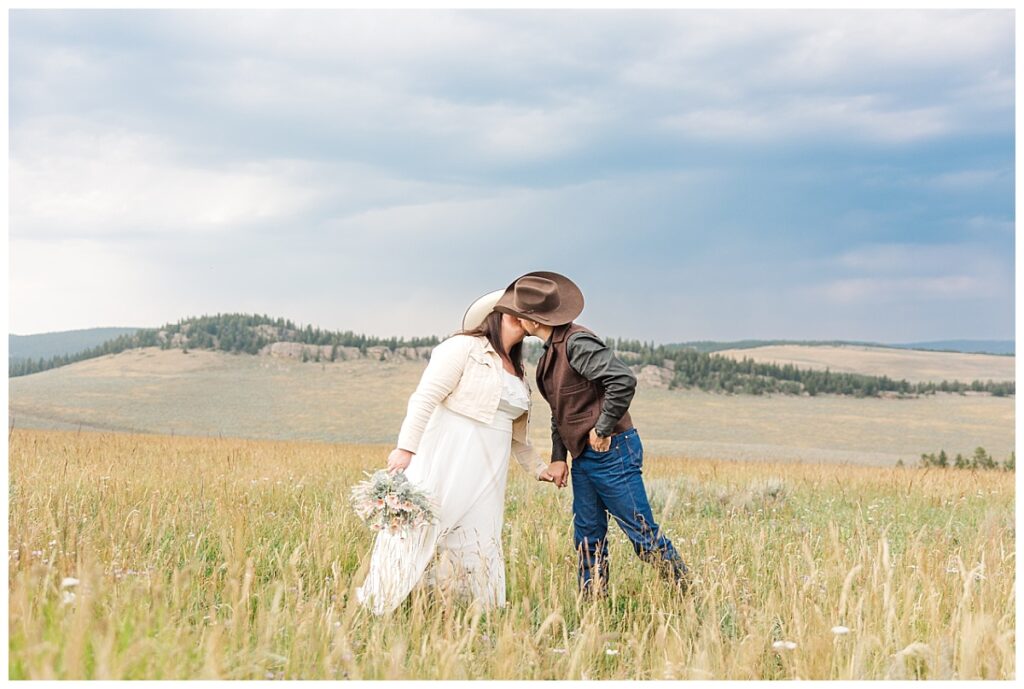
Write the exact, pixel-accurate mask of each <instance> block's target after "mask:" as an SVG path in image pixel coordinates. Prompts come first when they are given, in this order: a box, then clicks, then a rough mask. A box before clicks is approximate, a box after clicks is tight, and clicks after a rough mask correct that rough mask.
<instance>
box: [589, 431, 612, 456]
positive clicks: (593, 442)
mask: <svg viewBox="0 0 1024 689" xmlns="http://www.w3.org/2000/svg"><path fill="white" fill-rule="evenodd" d="M590 446H591V447H592V448H594V449H595V450H597V451H598V452H607V451H608V448H610V447H611V446H612V437H611V436H608V437H607V438H602V437H601V436H599V435H598V434H597V429H596V428H591V429H590Z"/></svg>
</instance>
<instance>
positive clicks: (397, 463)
mask: <svg viewBox="0 0 1024 689" xmlns="http://www.w3.org/2000/svg"><path fill="white" fill-rule="evenodd" d="M411 461H412V453H411V452H409V451H408V450H403V449H401V448H398V447H396V448H395V449H394V450H392V451H391V454H389V455H388V473H389V474H394V473H395V472H398V471H405V468H406V467H407V466H409V462H411Z"/></svg>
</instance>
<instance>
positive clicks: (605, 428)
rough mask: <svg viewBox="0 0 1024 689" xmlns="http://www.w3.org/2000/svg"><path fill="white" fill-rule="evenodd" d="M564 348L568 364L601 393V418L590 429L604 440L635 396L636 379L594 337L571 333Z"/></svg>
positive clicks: (588, 334)
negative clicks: (595, 384)
mask: <svg viewBox="0 0 1024 689" xmlns="http://www.w3.org/2000/svg"><path fill="white" fill-rule="evenodd" d="M565 346H566V352H567V353H568V354H569V365H570V366H572V367H573V369H575V370H576V372H577V373H579V374H580V375H581V376H583V377H584V378H586V379H587V380H590V381H594V382H596V383H597V384H598V385H600V386H601V387H602V389H603V390H604V401H603V402H602V403H601V416H600V417H599V418H598V419H597V423H596V424H594V430H596V431H597V434H598V435H599V436H601V437H603V438H607V437H608V436H610V435H611V434H612V431H613V429H614V428H615V424H617V423H618V422H619V419H621V418H622V415H623V414H625V413H626V410H628V409H629V404H630V402H632V401H633V395H634V394H635V393H636V376H634V375H633V372H632V371H630V370H629V367H628V366H626V365H625V364H624V363H622V361H621V360H620V359H619V358H618V357H616V356H615V353H614V352H612V350H611V348H610V347H609V346H608V345H606V344H605V343H604V342H602V341H601V339H600V338H599V337H597V336H596V335H591V334H590V333H587V332H577V333H574V334H572V335H571V336H570V337H569V340H568V341H567V342H566V343H565ZM552 456H553V455H552Z"/></svg>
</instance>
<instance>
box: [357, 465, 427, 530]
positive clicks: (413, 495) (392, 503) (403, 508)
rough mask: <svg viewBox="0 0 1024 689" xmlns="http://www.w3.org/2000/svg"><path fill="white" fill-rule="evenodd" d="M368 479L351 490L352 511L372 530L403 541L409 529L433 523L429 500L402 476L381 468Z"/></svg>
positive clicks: (402, 474) (399, 473)
mask: <svg viewBox="0 0 1024 689" xmlns="http://www.w3.org/2000/svg"><path fill="white" fill-rule="evenodd" d="M367 476H369V479H368V480H366V481H360V482H359V483H357V484H356V485H354V486H353V487H352V494H351V502H352V509H353V510H354V511H355V513H356V516H358V517H359V519H361V520H362V521H363V522H365V523H366V525H367V526H369V527H370V529H371V530H373V531H381V530H384V529H386V530H387V531H388V533H391V534H398V535H400V536H402V537H403V538H404V537H405V536H407V535H408V533H409V530H410V529H411V528H418V527H421V526H426V525H427V524H431V523H433V522H435V521H436V519H437V518H436V509H435V506H434V504H433V502H432V501H431V499H430V497H429V496H428V495H427V494H426V493H425V492H423V491H422V490H420V489H419V488H417V487H416V486H414V485H413V484H412V483H410V482H409V479H407V478H406V477H405V474H404V473H402V472H398V473H397V474H395V475H393V476H392V475H391V474H389V473H388V472H387V471H386V470H384V469H381V470H379V471H376V472H374V473H373V474H372V475H371V474H367Z"/></svg>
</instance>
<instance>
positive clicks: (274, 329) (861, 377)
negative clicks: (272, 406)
mask: <svg viewBox="0 0 1024 689" xmlns="http://www.w3.org/2000/svg"><path fill="white" fill-rule="evenodd" d="M608 341H609V344H611V345H612V346H613V347H615V349H616V350H617V351H618V352H619V354H620V356H621V357H622V358H623V359H625V360H626V361H627V362H628V363H630V364H631V365H633V366H635V367H637V368H641V367H644V366H655V367H657V368H658V369H661V371H659V373H658V375H659V376H660V377H663V378H664V379H665V381H666V383H667V385H668V386H669V387H671V388H697V389H700V390H705V391H711V392H725V393H746V394H754V395H762V394H771V393H775V394H786V395H810V396H815V395H819V394H837V395H851V396H855V397H878V396H881V395H885V394H890V395H902V396H909V395H921V394H929V393H934V392H967V391H971V392H983V393H990V394H993V395H997V396H1005V395H1012V394H1014V391H1015V387H1014V381H1013V380H1012V379H1011V380H991V379H988V380H986V379H982V378H974V379H963V380H961V379H956V378H945V377H943V378H941V379H939V378H935V379H928V380H918V381H915V382H911V381H908V380H907V379H906V378H903V377H894V376H893V375H889V374H883V375H871V374H868V373H866V372H865V371H835V370H831V369H829V368H828V367H826V368H825V369H824V370H821V368H820V367H819V368H815V367H813V366H810V367H800V366H796V365H794V364H792V363H783V364H779V363H775V362H770V361H769V362H765V361H757V360H755V359H754V358H749V357H747V356H742V357H740V358H737V357H734V356H728V355H722V354H719V353H714V352H711V353H709V352H708V351H700V349H699V348H695V347H689V346H682V345H656V344H655V343H653V342H650V343H647V342H640V341H638V340H627V339H616V338H609V340H608ZM280 343H292V344H295V345H301V347H300V348H299V349H298V350H297V351H298V352H299V354H300V356H301V359H302V360H303V361H308V360H312V361H317V362H319V361H335V360H337V359H339V358H343V359H348V358H351V356H352V355H353V354H354V355H357V356H358V355H360V354H361V355H363V356H365V355H366V354H367V353H368V351H369V350H371V349H381V350H383V349H386V350H388V352H395V351H397V350H410V348H411V351H413V352H414V353H415V355H416V356H420V355H421V354H425V352H421V351H419V350H421V349H425V348H429V347H432V346H434V345H436V344H437V343H438V338H437V337H436V336H431V337H423V338H412V339H410V340H406V339H404V338H394V337H392V338H378V337H373V336H367V335H362V334H356V333H354V332H352V331H344V332H341V331H330V330H323V329H320V328H314V327H313V326H312V325H306V326H305V327H299V326H297V325H296V324H295V323H293V322H292V321H290V320H286V319H283V318H271V317H269V316H266V315H256V314H217V315H215V316H202V317H198V318H188V319H184V320H181V321H179V322H177V323H172V324H167V325H164V326H163V327H161V328H153V329H143V330H139V331H137V332H134V333H129V334H123V335H120V336H118V337H116V338H113V339H111V340H108V341H106V342H103V343H102V344H100V345H97V346H95V347H91V348H89V349H86V350H84V351H80V352H78V353H75V354H62V355H59V356H54V357H50V358H49V359H45V358H39V359H28V360H20V361H13V360H12V361H11V362H10V365H9V375H10V376H11V377H17V376H22V375H27V374H31V373H38V372H40V371H45V370H48V369H52V368H56V367H59V366H64V365H67V364H69V363H74V362H76V361H84V360H87V359H92V358H96V357H99V356H103V355H107V354H117V353H119V352H123V351H125V350H128V349H137V348H142V347H160V348H161V349H182V350H185V351H188V350H212V351H221V352H229V353H234V354H251V355H255V354H261V353H272V348H273V347H274V346H275V345H278V344H280ZM384 354H385V352H383V351H381V353H380V355H379V356H378V357H377V358H385V357H384V356H383V355H384ZM539 356H540V347H539V345H538V343H537V342H536V340H531V341H530V342H529V344H528V345H527V347H526V357H527V359H528V360H529V361H531V362H536V361H537V359H538V357H539ZM1001 363H1005V362H1001Z"/></svg>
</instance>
